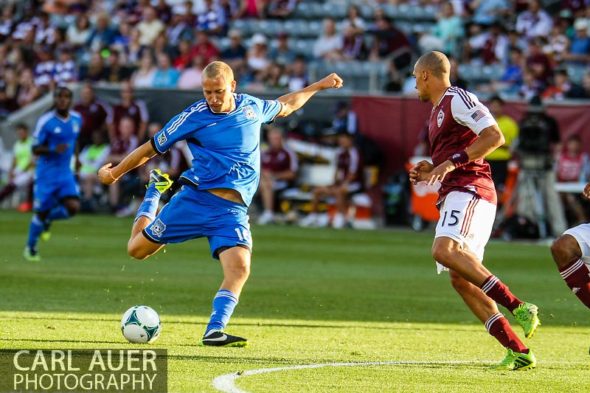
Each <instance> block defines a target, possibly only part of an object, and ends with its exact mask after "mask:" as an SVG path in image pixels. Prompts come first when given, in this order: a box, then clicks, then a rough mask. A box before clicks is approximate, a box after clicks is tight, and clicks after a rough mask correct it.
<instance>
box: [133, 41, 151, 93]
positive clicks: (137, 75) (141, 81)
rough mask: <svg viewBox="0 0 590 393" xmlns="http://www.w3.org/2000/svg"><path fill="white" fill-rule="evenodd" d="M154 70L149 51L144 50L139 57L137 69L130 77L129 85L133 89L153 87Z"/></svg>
mask: <svg viewBox="0 0 590 393" xmlns="http://www.w3.org/2000/svg"><path fill="white" fill-rule="evenodd" d="M156 70H157V68H156V66H155V65H154V60H153V56H152V52H151V50H145V51H144V52H143V54H142V56H141V61H140V63H139V68H138V69H137V70H135V72H134V73H133V75H131V84H132V85H133V87H135V88H139V87H151V86H153V85H154V76H155V75H156Z"/></svg>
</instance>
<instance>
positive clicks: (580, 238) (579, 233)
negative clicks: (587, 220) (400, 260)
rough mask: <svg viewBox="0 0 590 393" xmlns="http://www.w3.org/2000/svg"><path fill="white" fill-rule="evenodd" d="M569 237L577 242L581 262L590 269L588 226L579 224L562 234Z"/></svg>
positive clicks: (589, 233)
mask: <svg viewBox="0 0 590 393" xmlns="http://www.w3.org/2000/svg"><path fill="white" fill-rule="evenodd" d="M563 234H564V235H570V236H572V237H573V238H574V239H576V241H577V242H578V245H579V246H580V250H582V260H583V261H584V263H586V265H588V267H590V224H581V225H578V226H577V227H573V228H570V229H568V230H567V231H565V232H564V233H563Z"/></svg>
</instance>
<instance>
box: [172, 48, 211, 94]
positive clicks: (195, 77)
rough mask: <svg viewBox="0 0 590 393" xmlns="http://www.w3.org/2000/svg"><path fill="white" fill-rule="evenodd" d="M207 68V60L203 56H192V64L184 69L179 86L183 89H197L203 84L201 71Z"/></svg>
mask: <svg viewBox="0 0 590 393" xmlns="http://www.w3.org/2000/svg"><path fill="white" fill-rule="evenodd" d="M204 68H205V62H204V61H203V58H202V57H201V56H195V57H193V58H192V64H190V66H189V67H187V68H185V69H184V70H182V73H181V74H180V78H179V79H178V88H179V89H183V90H196V89H199V88H200V87H201V86H202V84H201V82H202V80H201V73H202V72H203V69H204Z"/></svg>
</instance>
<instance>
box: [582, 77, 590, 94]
mask: <svg viewBox="0 0 590 393" xmlns="http://www.w3.org/2000/svg"><path fill="white" fill-rule="evenodd" d="M582 89H583V91H584V92H583V96H582V97H583V98H590V71H587V72H586V73H585V74H584V78H583V79H582Z"/></svg>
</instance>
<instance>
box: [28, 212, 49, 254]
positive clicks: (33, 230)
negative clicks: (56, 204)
mask: <svg viewBox="0 0 590 393" xmlns="http://www.w3.org/2000/svg"><path fill="white" fill-rule="evenodd" d="M44 227H45V226H44V225H43V221H41V219H40V218H39V217H38V216H37V214H33V218H32V219H31V225H30V226H29V240H28V241H27V246H28V247H29V248H33V249H34V248H35V247H36V246H37V241H38V240H39V236H41V233H42V232H43V229H44Z"/></svg>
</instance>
